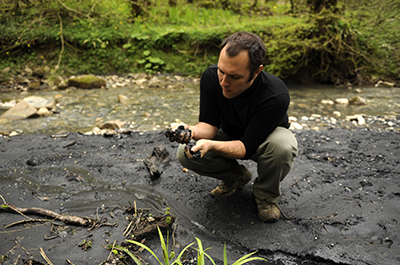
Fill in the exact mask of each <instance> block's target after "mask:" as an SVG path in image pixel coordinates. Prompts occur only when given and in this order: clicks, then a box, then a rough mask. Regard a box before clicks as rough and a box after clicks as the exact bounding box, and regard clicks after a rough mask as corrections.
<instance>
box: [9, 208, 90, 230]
mask: <svg viewBox="0 0 400 265" xmlns="http://www.w3.org/2000/svg"><path fill="white" fill-rule="evenodd" d="M1 210H2V211H7V212H11V213H18V214H21V215H29V214H34V215H39V216H45V217H49V218H53V219H55V220H60V221H62V222H64V223H66V224H73V225H80V226H89V225H92V224H93V223H94V222H95V220H92V219H90V218H87V217H80V216H74V215H64V214H59V213H56V212H53V211H50V210H46V209H42V208H38V207H29V208H20V207H16V206H14V205H12V204H9V203H5V204H3V205H2V207H1Z"/></svg>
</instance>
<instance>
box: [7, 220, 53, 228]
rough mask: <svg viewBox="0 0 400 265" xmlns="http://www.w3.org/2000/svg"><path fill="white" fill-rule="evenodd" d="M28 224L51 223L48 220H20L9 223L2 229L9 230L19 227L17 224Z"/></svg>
mask: <svg viewBox="0 0 400 265" xmlns="http://www.w3.org/2000/svg"><path fill="white" fill-rule="evenodd" d="M30 222H41V223H46V222H51V221H50V220H48V219H29V220H22V221H18V222H14V223H11V224H9V225H6V226H4V228H9V227H11V226H15V225H19V224H24V223H30Z"/></svg>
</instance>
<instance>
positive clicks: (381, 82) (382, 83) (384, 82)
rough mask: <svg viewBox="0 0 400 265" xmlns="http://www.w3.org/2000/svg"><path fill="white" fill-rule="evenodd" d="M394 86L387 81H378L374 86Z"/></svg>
mask: <svg viewBox="0 0 400 265" xmlns="http://www.w3.org/2000/svg"><path fill="white" fill-rule="evenodd" d="M395 85H396V84H395V83H392V82H388V81H382V80H379V81H378V82H377V83H376V84H375V87H394V86H395Z"/></svg>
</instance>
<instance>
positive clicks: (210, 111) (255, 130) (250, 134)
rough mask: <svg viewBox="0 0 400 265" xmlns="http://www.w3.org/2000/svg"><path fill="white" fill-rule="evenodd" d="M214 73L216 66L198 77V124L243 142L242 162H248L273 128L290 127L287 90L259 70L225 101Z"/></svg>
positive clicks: (273, 77)
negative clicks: (203, 124) (212, 127)
mask: <svg viewBox="0 0 400 265" xmlns="http://www.w3.org/2000/svg"><path fill="white" fill-rule="evenodd" d="M217 70H218V68H217V65H213V66H210V67H208V68H207V69H206V70H205V71H204V72H203V74H202V76H201V80H200V116H199V121H200V122H205V123H208V124H211V125H213V126H216V127H218V128H221V129H222V130H223V131H224V132H225V133H227V134H228V135H230V136H231V137H233V138H234V139H237V140H240V141H242V142H243V144H244V146H245V148H246V154H245V156H244V157H243V159H249V158H250V157H251V156H252V155H253V154H254V153H255V152H256V150H257V148H258V146H259V145H260V144H261V143H263V142H264V141H265V139H266V138H267V137H268V135H269V134H270V133H272V132H273V131H274V130H275V129H276V127H278V126H282V127H285V128H289V122H288V115H287V109H288V107H289V102H290V97H289V91H288V89H287V87H286V85H285V83H283V81H282V80H281V79H279V78H278V77H276V76H274V75H272V74H269V73H267V72H264V71H261V73H260V74H259V75H258V76H257V78H256V79H255V80H254V82H253V84H252V85H251V87H249V88H248V89H247V90H245V91H244V92H243V93H242V94H240V95H239V96H237V97H235V98H233V99H227V98H225V97H224V95H223V94H222V88H221V86H220V84H219V81H218V74H217Z"/></svg>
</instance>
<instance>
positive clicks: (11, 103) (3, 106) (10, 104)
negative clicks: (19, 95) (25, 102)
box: [0, 99, 17, 109]
mask: <svg viewBox="0 0 400 265" xmlns="http://www.w3.org/2000/svg"><path fill="white" fill-rule="evenodd" d="M15 104H17V101H16V100H15V99H13V100H10V101H7V102H4V103H3V102H1V101H0V109H11V108H12V107H14V106H15Z"/></svg>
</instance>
